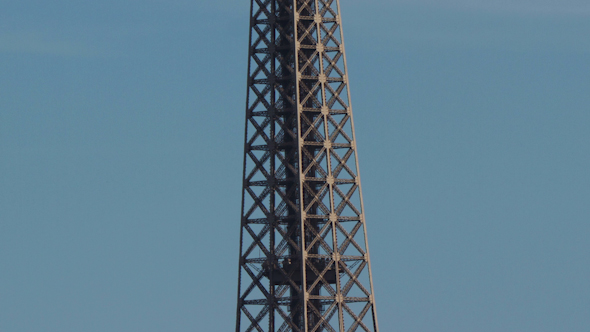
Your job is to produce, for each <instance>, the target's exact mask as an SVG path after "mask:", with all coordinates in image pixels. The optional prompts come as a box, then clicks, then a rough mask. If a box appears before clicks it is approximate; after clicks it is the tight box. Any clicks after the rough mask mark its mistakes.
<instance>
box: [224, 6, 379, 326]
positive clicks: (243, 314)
mask: <svg viewBox="0 0 590 332" xmlns="http://www.w3.org/2000/svg"><path fill="white" fill-rule="evenodd" d="M242 194H243V196H242V217H241V232H240V259H239V266H240V267H239V277H238V303H237V322H236V332H243V331H248V332H249V331H259V332H263V331H264V332H286V331H292V332H320V331H331V332H335V331H339V332H344V331H348V332H352V331H366V332H378V331H379V328H378V325H377V315H376V311H375V299H374V295H373V282H372V277H371V263H370V259H369V250H368V246H367V233H366V228H365V218H364V214H363V201H362V195H361V185H360V177H359V171H358V162H357V154H356V144H355V137H354V124H353V120H352V109H351V105H350V94H349V87H348V75H347V71H346V56H345V53H344V43H343V37H342V20H341V16H340V3H339V1H338V0H251V10H250V43H249V52H248V92H247V102H246V134H245V144H244V174H243V193H242Z"/></svg>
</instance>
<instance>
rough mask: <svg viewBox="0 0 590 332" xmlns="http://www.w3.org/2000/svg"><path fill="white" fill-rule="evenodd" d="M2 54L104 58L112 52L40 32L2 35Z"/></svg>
mask: <svg viewBox="0 0 590 332" xmlns="http://www.w3.org/2000/svg"><path fill="white" fill-rule="evenodd" d="M0 53H20V54H23V53H24V54H41V55H53V56H62V57H103V56H108V55H109V54H110V53H111V52H109V51H108V50H105V49H101V48H98V47H93V46H90V45H87V44H85V43H83V42H78V41H73V40H68V39H63V38H55V37H50V36H48V35H45V34H42V33H39V32H9V33H0Z"/></svg>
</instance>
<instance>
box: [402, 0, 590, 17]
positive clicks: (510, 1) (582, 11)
mask: <svg viewBox="0 0 590 332" xmlns="http://www.w3.org/2000/svg"><path fill="white" fill-rule="evenodd" d="M394 3H397V4H407V5H418V6H427V7H430V8H433V9H436V8H441V9H443V8H447V9H457V10H476V11H486V12H498V13H512V14H524V15H574V16H590V1H588V0H446V1H440V0H396V1H395V2H394Z"/></svg>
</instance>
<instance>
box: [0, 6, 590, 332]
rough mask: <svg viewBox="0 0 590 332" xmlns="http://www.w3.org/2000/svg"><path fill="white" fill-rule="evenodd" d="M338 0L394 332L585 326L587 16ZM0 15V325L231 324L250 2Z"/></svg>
mask: <svg viewBox="0 0 590 332" xmlns="http://www.w3.org/2000/svg"><path fill="white" fill-rule="evenodd" d="M341 6H342V11H343V13H342V14H343V22H344V35H345V41H346V51H347V56H348V65H349V72H350V79H351V92H352V102H353V105H354V115H355V125H356V130H357V139H358V148H359V158H360V169H361V174H362V179H363V193H364V195H365V196H364V200H365V204H366V206H365V208H366V215H367V220H368V235H369V243H370V247H371V257H372V264H373V274H374V282H375V294H376V300H377V310H378V316H379V323H380V326H381V330H382V332H388V331H396V332H413V331H417V332H429V331H432V332H473V331H477V332H509V331H518V332H522V331H534V332H561V331H590V283H589V276H590V241H589V236H590V172H589V171H590V144H589V143H590V38H589V36H590V3H589V2H588V1H587V0H584V1H576V0H561V1H557V0H543V1H539V0H536V1H533V0H511V1H508V0H487V1H483V0H477V1H473V0H470V1H468V0H449V1H444V2H443V1H434V0H412V1H410V0H393V1H384V0H367V1H352V0H342V3H341ZM0 8H1V10H0V331H2V332H37V331H38V332H81V331H84V332H123V331H125V332H128V331H142V332H159V331H166V332H169V331H187V332H188V331H232V330H233V329H234V322H235V306H236V286H237V281H236V278H237V271H238V268H237V263H238V261H237V258H238V236H239V216H240V195H241V169H242V165H241V161H242V148H243V130H244V127H243V123H244V107H245V92H246V60H247V38H248V15H249V2H248V1H245V0H240V1H237V0H231V1H216V2H210V1H207V2H205V1H196V0H191V1H189V0H166V1H164V0H149V1H148V0H145V1H140V0H117V1H114V0H102V1H74V0H52V1H41V0H19V1H8V0H0Z"/></svg>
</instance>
